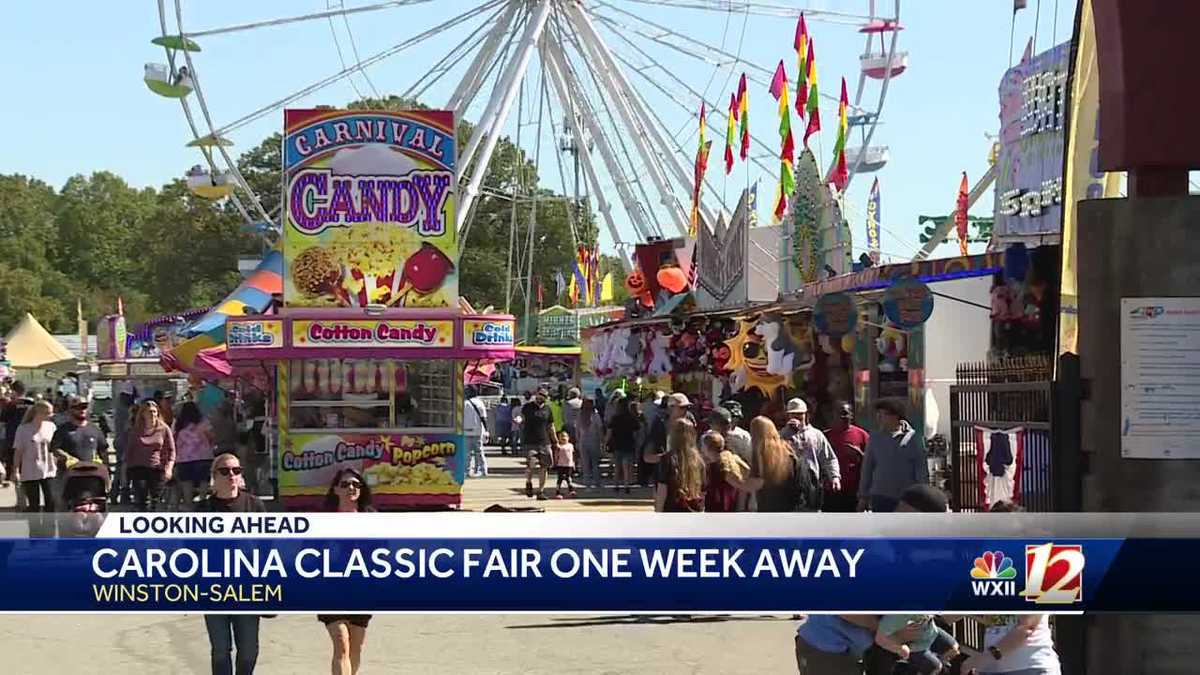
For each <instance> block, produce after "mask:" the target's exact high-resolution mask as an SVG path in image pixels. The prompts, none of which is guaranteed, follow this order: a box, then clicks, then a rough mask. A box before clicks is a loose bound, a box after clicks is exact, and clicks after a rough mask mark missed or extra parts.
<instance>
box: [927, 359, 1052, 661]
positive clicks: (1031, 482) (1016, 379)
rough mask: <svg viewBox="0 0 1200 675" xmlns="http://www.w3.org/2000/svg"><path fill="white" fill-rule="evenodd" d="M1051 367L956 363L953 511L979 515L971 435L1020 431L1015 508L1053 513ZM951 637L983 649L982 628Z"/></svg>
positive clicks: (1028, 362)
mask: <svg viewBox="0 0 1200 675" xmlns="http://www.w3.org/2000/svg"><path fill="white" fill-rule="evenodd" d="M1052 376H1053V366H1052V363H1051V361H1050V359H1049V358H1046V357H1018V358H1009V359H1003V360H999V361H992V362H986V363H964V364H960V365H959V366H958V368H957V370H956V372H955V384H954V385H952V386H951V387H950V464H951V467H950V479H951V480H950V488H951V489H950V498H951V504H952V505H953V507H954V510H955V511H979V510H981V509H982V508H983V504H981V500H980V492H979V485H980V478H981V477H980V475H979V461H978V452H979V451H978V448H977V442H976V430H977V428H979V427H982V428H984V429H992V430H1002V429H1012V428H1014V427H1022V428H1024V429H1025V453H1024V464H1023V467H1022V471H1021V481H1020V485H1021V488H1020V503H1021V505H1022V506H1023V507H1024V508H1025V509H1026V510H1028V511H1052V510H1054V482H1053V475H1052V469H1051V438H1052V436H1051V428H1052V427H1051V425H1052V423H1053V414H1052V409H1053V399H1052V397H1053V391H1054V386H1053V382H1052V381H1051V379H1052ZM954 629H955V630H954V633H955V637H956V638H957V639H958V640H959V642H961V643H962V644H963V645H966V646H967V647H970V648H972V649H975V650H979V649H982V648H983V639H984V626H983V624H981V623H979V622H978V621H975V620H973V619H970V618H968V619H965V620H963V621H960V622H958V623H957V624H956V625H955V627H954Z"/></svg>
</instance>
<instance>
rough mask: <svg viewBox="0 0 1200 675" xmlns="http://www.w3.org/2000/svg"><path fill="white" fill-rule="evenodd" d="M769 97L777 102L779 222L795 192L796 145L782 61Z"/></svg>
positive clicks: (776, 202)
mask: <svg viewBox="0 0 1200 675" xmlns="http://www.w3.org/2000/svg"><path fill="white" fill-rule="evenodd" d="M771 96H773V97H775V100H776V101H778V102H779V141H780V148H779V194H778V195H777V196H776V200H775V220H776V221H779V220H782V219H783V215H784V214H785V213H786V212H787V203H788V199H789V198H791V196H792V192H794V191H795V190H796V174H795V164H794V163H793V155H794V154H795V150H796V145H795V141H794V140H793V139H792V106H791V104H790V102H789V101H788V77H787V70H785V69H784V67H783V61H782V60H780V61H779V65H778V66H776V67H775V77H774V78H772V79H771Z"/></svg>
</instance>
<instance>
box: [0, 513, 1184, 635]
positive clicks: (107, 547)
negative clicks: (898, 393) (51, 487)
mask: <svg viewBox="0 0 1200 675" xmlns="http://www.w3.org/2000/svg"><path fill="white" fill-rule="evenodd" d="M1198 525H1200V518H1197V517H1195V516H1192V515H1189V514H1155V515H1153V516H1151V515H1138V514H1058V515H1048V514H1021V515H1015V514H1003V515H1001V514H990V515H989V514H980V515H969V514H946V515H945V516H943V515H941V514H894V515H891V514H889V515H882V514H879V515H877V514H845V515H841V514H819V515H808V514H735V515H730V516H724V515H720V516H717V515H714V514H707V515H704V514H696V515H693V514H654V515H651V514H617V513H603V514H550V513H547V514H538V515H537V516H531V515H529V514H517V513H512V514H483V513H474V514H473V513H428V514H420V513H415V514H359V515H355V516H353V517H348V516H346V515H342V514H213V515H198V514H183V513H169V514H125V513H121V514H111V515H109V516H108V517H107V518H106V519H105V520H104V522H103V523H102V524H101V525H100V527H99V529H98V531H96V532H95V536H93V537H68V538H16V537H13V538H4V539H0V583H2V585H3V588H4V592H3V593H0V611H3V612H14V613H15V612H20V613H25V612H71V613H77V612H181V611H187V612H210V613H239V612H245V613H258V614H282V613H311V612H314V611H321V612H342V613H346V612H370V613H383V612H421V613H425V612H621V613H684V612H686V613H689V614H703V613H749V612H755V613H761V612H808V613H821V612H872V613H884V612H906V611H920V612H947V613H956V614H959V613H967V614H971V613H979V614H995V613H1016V612H1036V613H1079V612H1085V611H1086V612H1173V611H1194V610H1195V608H1196V607H1200V585H1198V584H1197V582H1196V569H1197V562H1196V561H1197V560H1200V539H1197V538H1196V533H1197V532H1200V529H1197V526H1198Z"/></svg>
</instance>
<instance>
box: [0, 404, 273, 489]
mask: <svg viewBox="0 0 1200 675" xmlns="http://www.w3.org/2000/svg"><path fill="white" fill-rule="evenodd" d="M0 388H2V389H3V391H0V424H3V439H2V444H0V487H7V486H8V485H10V484H11V485H15V487H16V496H17V500H16V503H17V508H18V509H19V510H22V511H25V512H29V513H54V512H60V511H70V510H72V507H73V506H75V505H74V504H72V503H70V502H71V501H72V500H70V499H68V495H67V494H66V491H65V485H66V480H65V479H66V477H67V475H68V474H69V473H70V472H71V470H72V469H73V468H74V467H76V466H81V465H95V466H99V467H102V468H103V474H104V475H105V476H106V478H107V480H106V489H105V490H104V491H103V492H104V493H105V494H104V495H103V496H104V497H106V498H107V499H109V500H111V501H113V502H114V503H118V502H122V503H127V504H130V505H132V506H134V507H135V508H136V509H137V510H139V511H149V510H157V509H160V508H165V509H179V508H183V509H191V508H195V506H196V505H197V504H198V502H199V501H200V500H201V499H202V498H203V497H204V496H205V494H206V493H207V491H208V489H209V483H210V480H209V469H210V465H211V463H212V461H213V458H214V457H216V456H217V455H220V454H222V453H237V454H239V455H240V456H242V457H244V458H247V459H248V458H249V457H252V456H253V455H254V454H255V451H256V449H257V444H255V443H254V442H253V433H252V432H239V430H238V429H237V428H236V422H235V412H234V410H233V407H234V405H235V403H234V401H233V400H232V398H233V397H232V395H230V394H229V393H227V392H224V391H223V390H220V389H217V388H215V387H211V389H212V391H210V390H209V389H210V388H202V389H201V390H199V391H197V392H189V393H188V395H187V396H185V397H184V400H182V401H176V399H175V395H174V393H173V392H171V391H162V390H158V391H155V392H154V393H153V394H152V395H150V396H147V397H145V398H139V397H138V396H137V393H136V390H135V389H133V388H132V387H129V388H126V389H125V390H123V391H122V392H121V393H120V394H119V398H118V405H117V406H116V410H115V412H114V420H113V422H114V424H112V425H110V424H109V422H108V420H107V419H106V417H105V416H104V415H99V414H95V411H93V410H92V406H91V402H90V401H89V400H88V399H87V398H85V397H80V396H74V395H57V396H52V395H51V392H49V391H47V392H46V393H45V394H41V393H38V394H34V395H29V394H28V393H27V391H26V387H25V386H24V384H22V383H21V382H20V381H9V382H5V383H4V384H3V386H2V387H0ZM110 438H111V439H112V440H111V443H110ZM110 445H111V446H112V447H111V448H110ZM114 458H115V462H113V461H112V460H113V459H114ZM95 497H96V495H89V499H94V498H95Z"/></svg>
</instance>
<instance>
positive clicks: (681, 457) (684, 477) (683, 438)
mask: <svg viewBox="0 0 1200 675" xmlns="http://www.w3.org/2000/svg"><path fill="white" fill-rule="evenodd" d="M667 454H668V455H669V456H670V457H671V463H670V470H671V479H672V480H671V484H672V485H674V487H675V489H676V490H678V491H679V495H680V496H681V497H682V498H683V499H685V500H689V501H690V500H692V499H696V498H698V497H701V496H702V495H703V494H704V459H703V458H701V457H700V451H699V450H698V449H697V448H696V425H694V424H692V422H691V421H690V420H688V419H687V418H686V417H684V418H680V419H677V420H675V421H674V422H671V429H670V433H669V434H667Z"/></svg>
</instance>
